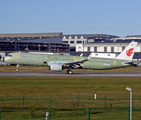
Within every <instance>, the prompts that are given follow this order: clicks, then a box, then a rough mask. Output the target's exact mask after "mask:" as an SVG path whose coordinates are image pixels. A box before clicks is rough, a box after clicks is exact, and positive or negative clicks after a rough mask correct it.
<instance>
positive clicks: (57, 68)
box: [49, 63, 63, 71]
mask: <svg viewBox="0 0 141 120" xmlns="http://www.w3.org/2000/svg"><path fill="white" fill-rule="evenodd" d="M49 70H51V71H62V70H63V66H62V65H61V64H59V63H52V64H51V65H50V67H49Z"/></svg>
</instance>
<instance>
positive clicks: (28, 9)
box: [0, 0, 141, 37]
mask: <svg viewBox="0 0 141 120" xmlns="http://www.w3.org/2000/svg"><path fill="white" fill-rule="evenodd" d="M52 32H62V33H63V34H65V35H66V34H110V35H117V36H121V37H122V36H127V35H141V0H0V33H52Z"/></svg>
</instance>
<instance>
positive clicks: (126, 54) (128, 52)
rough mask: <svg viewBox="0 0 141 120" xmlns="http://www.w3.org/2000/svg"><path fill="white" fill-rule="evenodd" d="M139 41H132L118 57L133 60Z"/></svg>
mask: <svg viewBox="0 0 141 120" xmlns="http://www.w3.org/2000/svg"><path fill="white" fill-rule="evenodd" d="M136 46H137V42H131V43H130V44H129V45H128V46H127V47H126V48H125V49H124V50H123V51H122V52H121V53H120V54H119V55H118V56H117V57H116V58H117V59H123V60H132V58H133V55H134V52H135V48H136Z"/></svg>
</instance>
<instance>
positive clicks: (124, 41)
mask: <svg viewBox="0 0 141 120" xmlns="http://www.w3.org/2000/svg"><path fill="white" fill-rule="evenodd" d="M132 41H136V42H138V45H137V47H136V50H135V55H134V59H138V60H140V59H141V35H135V36H126V37H119V36H114V35H107V34H73V35H63V34H62V33H61V32H60V33H16V34H15V33H13V34H0V55H1V56H2V59H3V58H4V57H5V55H7V54H8V53H10V52H16V51H21V52H36V53H37V52H39V53H54V54H70V55H78V56H79V55H80V54H82V53H83V56H88V55H89V54H90V53H91V52H94V53H95V54H94V56H96V57H101V56H105V57H106V56H108V57H115V56H117V55H118V54H119V53H120V52H122V51H123V50H124V48H125V47H126V46H127V45H128V44H129V43H130V42H132Z"/></svg>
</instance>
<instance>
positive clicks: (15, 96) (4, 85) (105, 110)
mask: <svg viewBox="0 0 141 120" xmlns="http://www.w3.org/2000/svg"><path fill="white" fill-rule="evenodd" d="M140 68H141V67H128V68H120V69H114V70H108V71H107V70H106V72H140ZM47 69H48V68H46V67H32V66H21V67H20V71H21V72H48V70H47ZM0 71H1V72H4V71H5V72H7V71H8V72H11V71H13V72H14V71H15V66H0ZM73 71H74V72H78V71H79V72H99V71H91V70H78V71H77V70H73ZM101 72H105V71H101ZM128 86H129V87H132V88H133V119H141V115H140V112H141V87H140V86H141V78H140V77H0V109H1V120H7V119H12V120H13V119H14V120H26V119H28V120H42V119H45V113H46V112H48V111H49V109H50V108H51V119H52V120H78V119H79V120H87V119H88V108H89V107H90V109H91V114H90V118H91V120H92V119H97V120H100V119H101V120H103V119H104V120H109V119H114V120H116V119H121V120H127V119H128V107H129V91H127V90H126V89H125V88H126V87H128ZM94 94H97V99H96V100H95V99H94Z"/></svg>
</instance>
